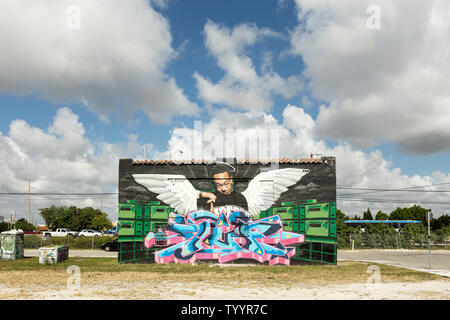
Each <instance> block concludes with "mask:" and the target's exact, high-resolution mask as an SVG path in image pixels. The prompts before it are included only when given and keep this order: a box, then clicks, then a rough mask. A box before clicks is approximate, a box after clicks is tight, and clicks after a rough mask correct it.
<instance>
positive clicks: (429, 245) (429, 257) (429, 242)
mask: <svg viewBox="0 0 450 320" xmlns="http://www.w3.org/2000/svg"><path fill="white" fill-rule="evenodd" d="M430 216H431V212H428V213H427V217H428V269H431V233H430V220H431V219H430V218H431V217H430Z"/></svg>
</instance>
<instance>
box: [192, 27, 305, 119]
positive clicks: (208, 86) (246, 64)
mask: <svg viewBox="0 0 450 320" xmlns="http://www.w3.org/2000/svg"><path fill="white" fill-rule="evenodd" d="M204 34H205V45H206V48H207V49H208V51H209V52H210V53H211V55H212V56H213V57H214V58H215V59H216V60H217V64H218V66H219V67H220V68H221V69H222V70H223V71H224V72H225V75H224V76H223V78H222V79H220V80H219V81H218V82H217V83H213V82H212V81H211V80H209V79H207V78H205V77H204V76H202V75H201V74H199V73H197V72H196V73H195V74H194V78H195V80H196V83H197V89H198V92H199V98H200V99H202V100H203V101H205V102H207V103H212V104H220V105H225V106H228V107H231V108H234V109H240V110H256V111H268V110H270V109H271V108H272V106H273V99H274V96H275V95H282V96H283V97H285V98H291V97H293V96H295V95H297V94H298V93H299V91H300V90H301V89H302V87H303V84H302V82H301V80H300V79H299V77H296V76H290V77H288V78H287V79H283V78H282V77H280V75H278V74H277V73H276V72H274V71H273V70H272V68H271V67H270V66H271V55H270V52H266V53H265V54H264V59H263V64H262V68H261V72H260V73H259V74H258V72H257V71H256V69H255V66H254V65H253V62H252V60H251V58H250V57H249V56H248V55H247V52H246V49H247V48H248V47H250V46H252V45H255V44H256V43H257V42H261V41H263V40H264V39H266V38H268V37H280V35H279V34H277V33H275V32H273V31H271V30H269V29H266V28H262V29H260V28H258V27H257V26H255V25H254V24H241V25H238V26H235V27H234V28H233V29H232V30H230V29H228V28H227V27H225V26H221V25H218V24H216V23H214V22H212V21H208V22H207V23H206V25H205V28H204Z"/></svg>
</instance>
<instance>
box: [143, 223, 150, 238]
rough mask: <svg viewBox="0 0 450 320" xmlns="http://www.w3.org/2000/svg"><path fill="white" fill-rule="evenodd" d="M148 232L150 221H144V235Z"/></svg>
mask: <svg viewBox="0 0 450 320" xmlns="http://www.w3.org/2000/svg"><path fill="white" fill-rule="evenodd" d="M149 232H150V221H144V235H147V233H149Z"/></svg>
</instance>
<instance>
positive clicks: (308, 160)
mask: <svg viewBox="0 0 450 320" xmlns="http://www.w3.org/2000/svg"><path fill="white" fill-rule="evenodd" d="M322 162H324V161H323V160H322V159H321V158H301V159H288V158H281V159H267V160H255V159H245V160H242V159H237V160H236V164H268V163H280V164H283V163H322ZM215 163H217V161H215V160H195V159H191V160H133V165H148V164H150V165H158V164H203V165H204V164H215Z"/></svg>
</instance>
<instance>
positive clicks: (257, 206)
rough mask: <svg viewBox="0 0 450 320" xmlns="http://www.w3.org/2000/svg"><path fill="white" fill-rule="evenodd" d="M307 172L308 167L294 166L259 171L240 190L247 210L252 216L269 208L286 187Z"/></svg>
mask: <svg viewBox="0 0 450 320" xmlns="http://www.w3.org/2000/svg"><path fill="white" fill-rule="evenodd" d="M308 172H309V170H308V169H295V168H286V169H277V170H271V171H265V172H261V173H260V174H258V175H257V176H256V177H254V178H253V179H252V180H251V181H250V183H249V184H248V187H247V189H245V191H244V192H242V194H243V195H244V197H245V199H246V200H247V204H248V212H249V213H250V214H251V215H253V216H254V215H256V214H258V213H260V212H261V211H264V210H266V209H268V208H270V207H271V206H272V205H273V204H274V203H275V202H276V201H277V200H278V198H279V197H280V195H281V194H282V193H283V192H286V191H287V190H288V187H290V186H292V185H294V184H296V183H297V182H298V181H300V179H301V178H302V177H303V176H304V175H305V174H307V173H308Z"/></svg>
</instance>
